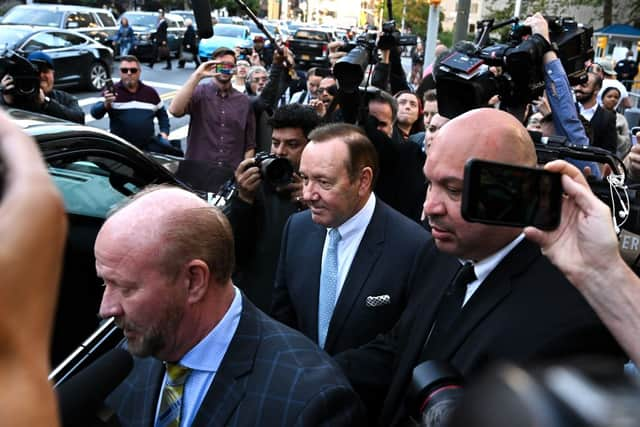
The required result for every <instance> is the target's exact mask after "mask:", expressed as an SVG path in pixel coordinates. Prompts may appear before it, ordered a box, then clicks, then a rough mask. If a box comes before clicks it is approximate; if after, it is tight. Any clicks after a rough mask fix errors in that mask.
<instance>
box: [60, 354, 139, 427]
mask: <svg viewBox="0 0 640 427" xmlns="http://www.w3.org/2000/svg"><path fill="white" fill-rule="evenodd" d="M132 368H133V358H132V357H131V355H130V354H129V352H128V351H126V350H124V349H121V348H114V349H113V350H110V351H109V352H107V353H105V354H104V355H102V356H100V357H99V358H98V359H96V361H95V362H93V363H92V364H91V365H89V366H87V367H86V368H85V369H83V370H82V371H80V372H78V373H77V374H76V375H74V376H73V377H71V378H69V379H68V380H67V381H65V382H64V383H62V384H61V385H60V386H58V387H57V389H56V391H57V393H58V406H59V408H60V416H61V418H62V425H64V426H74V425H87V423H86V422H85V421H86V420H88V419H90V417H93V416H94V415H95V413H96V412H97V411H98V410H99V409H100V408H102V406H103V404H104V400H105V399H106V398H107V396H108V395H109V394H110V393H111V392H112V391H113V390H114V389H115V388H116V387H117V386H118V385H119V384H120V383H121V382H122V381H123V380H124V379H125V378H126V377H127V375H129V372H131V369H132Z"/></svg>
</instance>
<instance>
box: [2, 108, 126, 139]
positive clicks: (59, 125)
mask: <svg viewBox="0 0 640 427" xmlns="http://www.w3.org/2000/svg"><path fill="white" fill-rule="evenodd" d="M5 111H6V112H7V113H8V114H9V116H10V117H11V120H12V121H13V122H14V123H15V124H17V125H18V126H19V127H20V128H21V129H23V130H24V131H25V132H27V133H28V134H30V135H32V136H34V137H37V136H39V135H44V134H47V135H52V136H54V135H57V134H64V133H68V132H70V131H75V132H77V133H89V132H90V133H92V134H101V135H102V136H106V137H108V139H111V140H115V141H118V142H120V143H122V144H126V145H129V146H131V144H130V143H128V142H127V141H125V140H124V139H122V138H120V137H119V136H116V135H114V134H112V133H109V132H107V131H105V130H102V129H99V128H95V127H89V126H85V125H80V124H77V123H74V122H69V121H67V120H63V119H58V118H56V117H52V116H47V115H44V114H38V113H34V112H31V111H26V110H21V109H18V108H8V109H6V110H5Z"/></svg>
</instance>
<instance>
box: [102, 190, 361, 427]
mask: <svg viewBox="0 0 640 427" xmlns="http://www.w3.org/2000/svg"><path fill="white" fill-rule="evenodd" d="M95 254H96V269H97V271H98V275H99V276H100V277H102V279H103V280H104V287H105V291H104V296H103V298H102V303H101V306H100V315H101V316H102V317H104V318H107V317H114V318H115V319H116V324H117V325H118V326H119V327H120V328H122V330H123V332H124V335H125V337H126V340H127V345H128V350H129V352H130V353H131V354H133V355H134V356H136V357H135V362H134V368H133V370H132V372H131V373H130V374H129V376H128V377H127V378H126V379H125V381H124V382H123V383H122V384H121V385H120V386H119V387H118V388H117V389H116V390H115V391H114V392H113V393H112V394H111V395H110V396H109V398H108V399H107V404H108V405H109V406H110V407H111V408H112V409H113V410H114V411H115V412H116V414H117V416H118V418H119V420H120V423H121V425H122V426H140V427H142V426H151V425H156V426H167V425H172V426H173V425H181V426H220V425H229V426H240V425H267V424H269V423H270V422H272V421H273V420H276V419H277V420H278V425H283V426H293V425H296V426H299V425H300V426H304V425H314V426H315V425H339V426H351V425H359V424H360V423H361V419H360V416H361V410H360V403H359V401H358V398H357V397H356V396H355V394H354V392H353V390H352V389H351V387H350V386H349V384H348V383H347V381H346V379H345V378H344V377H343V375H342V373H341V372H340V371H339V369H338V368H337V367H336V366H335V365H334V364H333V363H332V362H331V360H329V357H328V356H327V355H326V354H324V353H323V352H321V351H319V350H318V349H317V347H315V346H314V345H313V344H312V343H311V342H309V340H307V339H306V338H305V337H303V336H302V335H301V334H299V333H297V332H296V331H292V330H291V329H289V328H287V327H285V326H283V325H281V324H279V323H278V322H275V321H274V320H272V319H270V318H269V317H267V316H266V315H265V314H264V313H262V312H261V311H260V310H258V309H257V308H255V306H254V305H253V304H251V302H250V301H249V300H248V299H247V298H245V297H244V296H243V294H242V293H241V292H240V291H239V290H238V289H237V288H236V287H235V286H234V285H233V283H232V282H231V271H232V268H233V261H234V249H233V234H232V232H231V226H230V225H229V222H228V221H227V219H226V217H225V216H224V215H223V214H222V212H220V211H219V210H218V209H216V208H212V207H210V206H208V205H207V204H206V203H205V202H204V201H203V200H200V199H199V198H198V197H197V196H195V195H194V194H192V193H189V192H187V191H184V190H182V189H177V188H161V189H156V190H151V191H146V192H144V193H141V194H139V195H137V196H136V197H135V198H134V199H133V201H131V202H130V203H129V204H128V205H126V206H125V207H123V208H122V209H121V210H119V211H117V212H116V213H115V214H114V215H113V216H111V217H110V218H109V219H107V221H106V222H105V224H104V225H103V227H102V229H101V230H100V232H99V233H98V237H97V239H96V245H95Z"/></svg>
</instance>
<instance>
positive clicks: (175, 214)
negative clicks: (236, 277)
mask: <svg viewBox="0 0 640 427" xmlns="http://www.w3.org/2000/svg"><path fill="white" fill-rule="evenodd" d="M115 242H117V244H118V245H121V246H122V247H127V248H129V249H128V250H129V251H130V254H131V257H138V258H139V260H140V262H147V261H148V262H156V265H157V266H158V267H159V268H161V269H162V270H164V271H165V272H166V273H167V274H172V273H173V271H174V270H176V269H178V268H179V267H180V265H181V264H183V263H184V262H186V261H187V260H188V259H201V260H203V261H205V262H206V264H207V265H208V266H209V268H210V270H211V273H212V277H213V278H214V279H215V280H216V281H217V282H220V283H226V282H227V281H228V279H229V278H230V276H231V272H232V270H233V263H234V254H233V253H234V244H233V235H232V232H231V226H230V224H229V222H228V221H227V219H226V217H225V216H224V214H223V213H222V212H221V211H220V210H219V209H217V208H213V207H211V206H209V205H208V204H207V203H206V202H205V201H204V200H202V199H200V198H199V197H198V196H196V195H195V194H193V193H190V192H188V191H186V190H183V189H180V188H177V187H163V186H160V187H153V188H150V189H146V190H144V191H142V192H140V193H138V194H136V195H135V196H134V197H132V198H131V199H130V201H129V202H128V203H126V204H125V205H123V206H122V207H120V208H119V209H118V210H117V211H115V213H113V214H112V215H111V216H110V217H109V218H108V219H107V221H106V222H105V223H104V225H103V226H102V228H101V229H100V232H99V233H98V237H97V239H96V250H98V249H99V248H100V247H101V245H103V244H110V243H115Z"/></svg>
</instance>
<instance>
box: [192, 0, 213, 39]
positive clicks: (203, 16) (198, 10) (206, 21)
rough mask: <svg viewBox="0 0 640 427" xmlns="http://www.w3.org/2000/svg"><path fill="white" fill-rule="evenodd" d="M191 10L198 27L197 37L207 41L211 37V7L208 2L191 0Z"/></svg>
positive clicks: (206, 0) (205, 0) (207, 0)
mask: <svg viewBox="0 0 640 427" xmlns="http://www.w3.org/2000/svg"><path fill="white" fill-rule="evenodd" d="M191 8H192V9H193V15H194V16H195V18H196V24H197V25H198V37H200V38H201V39H208V38H209V37H212V36H213V27H212V26H211V5H210V4H209V0H191Z"/></svg>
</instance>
